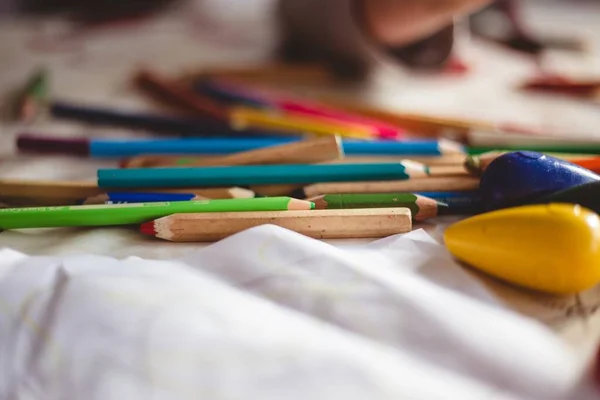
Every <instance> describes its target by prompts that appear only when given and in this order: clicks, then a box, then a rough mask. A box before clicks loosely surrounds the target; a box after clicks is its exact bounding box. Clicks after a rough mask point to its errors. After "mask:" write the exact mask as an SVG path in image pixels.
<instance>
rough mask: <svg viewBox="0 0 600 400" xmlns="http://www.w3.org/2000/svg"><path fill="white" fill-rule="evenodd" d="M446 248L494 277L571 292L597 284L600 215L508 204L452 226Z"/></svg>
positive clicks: (569, 208) (568, 207)
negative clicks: (507, 207) (505, 206)
mask: <svg viewBox="0 0 600 400" xmlns="http://www.w3.org/2000/svg"><path fill="white" fill-rule="evenodd" d="M444 239H445V242H446V246H447V247H448V249H449V250H450V252H451V253H452V254H453V255H454V256H455V257H457V258H458V259H460V260H462V261H465V262H466V263H468V264H470V265H471V266H473V267H475V268H477V269H480V270H482V271H484V272H487V273H488V274H490V275H493V276H495V277H497V278H500V279H503V280H505V281H508V282H511V283H513V284H516V285H521V286H525V287H528V288H531V289H536V290H540V291H545V292H550V293H557V294H571V293H577V292H580V291H582V290H585V289H589V288H591V287H593V286H594V285H596V284H597V283H598V282H600V218H599V217H598V215H597V214H595V213H594V212H592V211H590V210H588V209H586V208H582V207H580V206H578V205H573V204H556V203H555V204H547V205H534V206H524V207H516V208H509V209H504V210H499V211H495V212H490V213H486V214H481V215H478V216H475V217H472V218H469V219H466V220H464V221H461V222H458V223H456V224H454V225H452V226H451V227H450V228H448V229H447V230H446V233H445V237H444Z"/></svg>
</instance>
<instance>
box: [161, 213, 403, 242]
mask: <svg viewBox="0 0 600 400" xmlns="http://www.w3.org/2000/svg"><path fill="white" fill-rule="evenodd" d="M264 224H273V225H277V226H281V227H283V228H287V229H290V230H293V231H296V232H298V233H301V234H303V235H306V236H309V237H312V238H316V239H344V238H380V237H385V236H389V235H393V234H396V233H403V232H409V231H410V230H411V228H412V223H411V212H410V210H409V209H408V208H379V209H354V210H310V211H285V212H244V213H206V214H186V215H183V214H175V215H172V216H170V217H166V218H161V219H159V220H156V221H155V222H154V229H155V231H156V232H157V235H156V236H157V237H160V238H162V239H166V240H170V241H174V242H210V241H215V240H220V239H223V238H225V237H228V236H231V235H233V234H235V233H238V232H241V231H243V230H245V229H249V228H252V227H255V226H259V225H264Z"/></svg>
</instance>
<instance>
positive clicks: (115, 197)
mask: <svg viewBox="0 0 600 400" xmlns="http://www.w3.org/2000/svg"><path fill="white" fill-rule="evenodd" d="M202 199H204V198H203V197H202V196H198V195H195V194H194V193H120V192H110V193H106V194H104V195H100V196H94V197H93V198H90V199H87V201H85V202H83V204H90V203H92V202H93V203H105V204H127V203H159V202H163V201H167V202H173V201H190V200H202Z"/></svg>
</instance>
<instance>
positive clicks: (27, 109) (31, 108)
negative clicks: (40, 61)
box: [16, 68, 49, 122]
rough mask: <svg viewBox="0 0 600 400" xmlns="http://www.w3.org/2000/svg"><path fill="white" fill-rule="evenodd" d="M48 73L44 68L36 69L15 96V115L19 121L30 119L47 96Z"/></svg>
mask: <svg viewBox="0 0 600 400" xmlns="http://www.w3.org/2000/svg"><path fill="white" fill-rule="evenodd" d="M48 81H49V75H48V71H47V70H46V69H45V68H41V69H38V70H36V71H35V72H34V73H33V75H32V76H31V77H30V78H29V79H28V80H27V83H26V85H25V88H24V89H23V91H22V92H21V93H20V94H19V97H18V98H17V106H16V115H17V119H19V120H20V121H25V122H28V121H31V120H33V119H34V118H35V117H36V116H37V115H38V114H39V113H40V111H41V108H42V107H43V105H44V103H45V102H46V100H47V98H48V86H49V84H48Z"/></svg>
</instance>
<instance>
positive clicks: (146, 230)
mask: <svg viewBox="0 0 600 400" xmlns="http://www.w3.org/2000/svg"><path fill="white" fill-rule="evenodd" d="M140 232H141V233H143V234H144V235H149V236H156V230H155V229H154V221H150V222H144V223H143V224H142V225H140Z"/></svg>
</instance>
